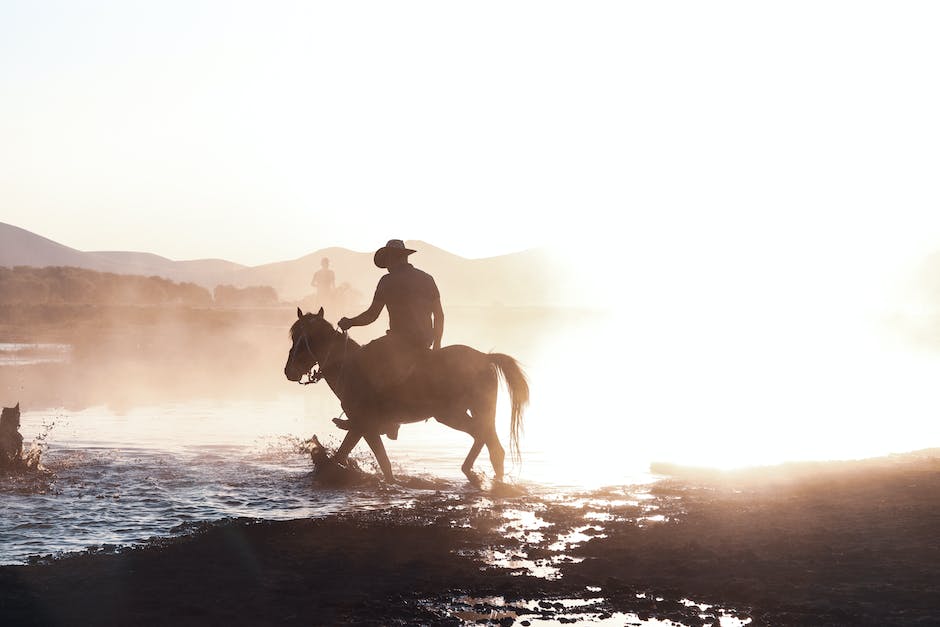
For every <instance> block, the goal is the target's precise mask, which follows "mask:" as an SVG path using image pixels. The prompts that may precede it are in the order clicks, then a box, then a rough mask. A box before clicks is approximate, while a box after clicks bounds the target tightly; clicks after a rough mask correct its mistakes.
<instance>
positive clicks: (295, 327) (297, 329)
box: [289, 313, 359, 348]
mask: <svg viewBox="0 0 940 627" xmlns="http://www.w3.org/2000/svg"><path fill="white" fill-rule="evenodd" d="M315 320H320V321H321V323H322V324H325V325H326V327H327V328H328V329H329V331H330V338H331V339H332V338H333V337H336V335H341V333H340V332H339V331H337V330H336V329H334V328H333V325H332V324H330V323H329V322H328V321H327V320H326V319H325V318H321V317H319V316H317V315H315V314H312V313H306V314H304V317H303V318H297V320H295V321H294V324H292V325H291V326H290V331H289V334H290V341H291V343H294V342H296V341H297V338H298V337H299V336H300V334H301V333H303V330H304V322H305V321H307V322H313V321H315ZM316 324H320V323H316ZM347 341H348V342H349V346H350V348H352V347H356V348H359V343H358V342H356V340H354V339H352V338H348V339H347Z"/></svg>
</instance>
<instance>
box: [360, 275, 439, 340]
mask: <svg viewBox="0 0 940 627" xmlns="http://www.w3.org/2000/svg"><path fill="white" fill-rule="evenodd" d="M375 296H376V298H378V299H380V300H381V301H382V302H384V303H385V306H386V307H387V308H388V326H389V333H392V334H395V335H401V336H402V337H403V339H406V340H407V341H409V343H410V342H414V343H415V344H417V345H420V346H423V347H425V348H430V347H431V344H432V343H433V342H434V324H433V321H432V319H431V313H432V311H433V307H434V303H435V302H436V301H437V300H438V299H440V297H441V294H440V292H439V291H438V289H437V284H436V283H435V282H434V279H433V278H432V277H431V275H430V274H428V273H427V272H424V271H422V270H418V269H417V268H415V267H414V266H413V265H411V264H410V263H406V264H403V265H401V266H397V267H394V268H391V269H389V272H388V273H386V274H384V275H383V276H382V278H381V279H379V284H378V286H377V287H376V288H375Z"/></svg>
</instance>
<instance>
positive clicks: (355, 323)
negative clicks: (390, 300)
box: [338, 290, 385, 331]
mask: <svg viewBox="0 0 940 627" xmlns="http://www.w3.org/2000/svg"><path fill="white" fill-rule="evenodd" d="M383 307H385V301H384V300H383V299H382V297H381V296H379V292H378V290H376V292H375V296H374V297H373V298H372V304H371V305H369V308H368V309H366V310H365V311H363V312H362V313H361V314H359V315H358V316H355V317H353V318H342V319H340V321H339V325H338V326H339V328H341V329H342V330H343V331H345V330H346V329H348V328H349V327H362V326H365V325H367V324H372V323H373V322H375V321H376V319H378V317H379V314H380V313H382V308H383Z"/></svg>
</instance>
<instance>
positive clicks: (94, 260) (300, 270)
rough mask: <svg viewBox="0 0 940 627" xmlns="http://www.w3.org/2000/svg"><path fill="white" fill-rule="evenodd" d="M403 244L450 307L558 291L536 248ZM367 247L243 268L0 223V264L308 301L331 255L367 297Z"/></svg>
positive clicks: (375, 272)
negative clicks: (61, 238) (87, 244)
mask: <svg viewBox="0 0 940 627" xmlns="http://www.w3.org/2000/svg"><path fill="white" fill-rule="evenodd" d="M406 245H407V246H408V247H410V248H413V249H415V250H417V251H418V252H417V253H415V255H414V256H413V257H412V261H413V263H414V264H415V265H416V266H418V267H420V268H422V269H425V270H427V271H428V272H430V273H431V274H432V275H433V276H434V277H435V279H436V281H437V282H438V285H439V286H440V288H441V298H442V300H443V301H444V302H445V303H447V304H451V305H471V306H473V305H477V306H479V305H485V306H488V305H507V306H544V305H557V304H559V303H558V302H557V298H556V296H557V291H555V290H551V289H548V284H547V277H548V276H551V273H550V271H549V270H548V266H550V265H551V264H550V263H549V259H550V257H549V255H548V253H547V251H545V250H543V249H539V248H533V249H528V250H524V251H520V252H515V253H508V254H505V255H497V256H491V257H483V258H479V259H468V258H465V257H461V256H460V255H457V254H455V253H451V252H449V251H447V250H444V249H442V248H440V247H437V246H434V245H433V244H430V243H428V242H425V241H422V240H408V241H407V242H406ZM372 257H373V252H357V251H353V250H350V249H347V248H343V247H339V246H330V247H327V248H322V249H319V250H315V251H312V252H310V253H308V254H306V255H302V256H300V257H297V258H295V259H287V260H282V261H275V262H270V263H266V264H261V265H257V266H246V265H242V264H239V263H236V262H232V261H228V260H225V259H217V258H206V259H188V260H181V261H178V260H173V259H169V258H166V257H163V256H160V255H157V254H154V253H149V252H138V251H114V250H112V251H81V250H78V249H75V248H72V247H69V246H67V245H65V244H61V243H59V242H56V241H54V240H52V239H49V238H47V237H44V236H42V235H40V234H37V233H33V232H31V231H28V230H26V229H23V228H21V227H18V226H15V225H11V224H7V223H3V222H0V266H7V267H12V266H34V267H45V266H73V267H78V268H86V269H89V270H96V271H99V272H113V273H115V274H140V275H145V276H160V277H163V278H166V279H170V280H173V281H178V282H189V283H195V284H197V285H202V286H203V287H206V288H208V289H209V290H212V289H214V288H215V287H216V286H217V285H234V286H236V287H249V286H256V285H270V286H271V287H273V288H274V289H275V290H277V293H278V295H279V297H280V298H281V299H282V300H286V301H300V300H302V299H304V298H309V297H310V296H311V294H312V292H313V291H314V288H313V287H312V286H311V279H312V277H313V273H314V272H316V271H317V270H318V269H319V268H320V262H321V259H323V258H328V259H329V260H330V265H331V268H332V269H333V270H334V272H335V274H336V284H337V286H345V287H346V288H348V289H349V290H350V293H354V294H356V295H357V296H358V300H360V301H361V300H363V299H367V298H369V297H371V293H372V290H373V289H374V287H375V284H376V283H377V281H378V279H379V278H380V277H381V276H382V274H383V273H384V271H383V270H381V269H380V268H377V267H375V265H374V263H373V261H372Z"/></svg>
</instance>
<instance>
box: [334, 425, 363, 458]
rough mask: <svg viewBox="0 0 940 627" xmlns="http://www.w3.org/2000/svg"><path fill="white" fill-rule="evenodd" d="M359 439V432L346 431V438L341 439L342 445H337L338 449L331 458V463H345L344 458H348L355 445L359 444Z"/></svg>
mask: <svg viewBox="0 0 940 627" xmlns="http://www.w3.org/2000/svg"><path fill="white" fill-rule="evenodd" d="M361 439H362V432H361V431H357V430H355V429H350V430H349V431H347V432H346V437H344V438H343V443H342V444H340V445H339V449H338V450H337V451H336V455H334V456H333V461H335V462H336V463H338V464H343V463H345V462H346V458H347V457H349V454H350V453H351V452H352V450H353V449H354V448H356V445H357V444H359V440H361ZM370 446H371V445H370Z"/></svg>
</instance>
